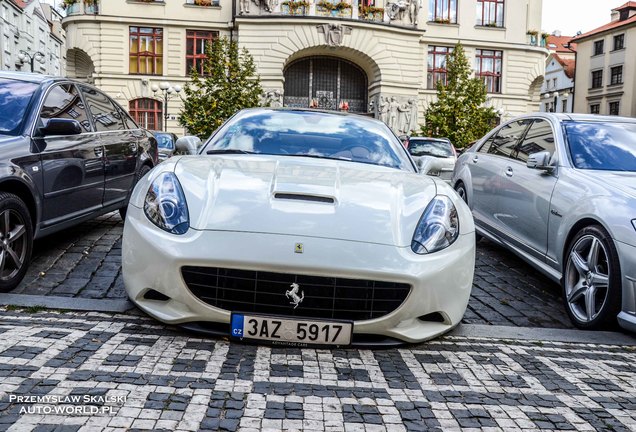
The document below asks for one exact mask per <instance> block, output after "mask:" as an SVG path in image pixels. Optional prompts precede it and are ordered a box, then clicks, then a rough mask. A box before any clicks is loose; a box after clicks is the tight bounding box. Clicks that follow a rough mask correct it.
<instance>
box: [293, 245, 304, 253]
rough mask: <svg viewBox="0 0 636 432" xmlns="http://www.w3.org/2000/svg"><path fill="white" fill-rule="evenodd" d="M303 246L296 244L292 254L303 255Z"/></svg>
mask: <svg viewBox="0 0 636 432" xmlns="http://www.w3.org/2000/svg"><path fill="white" fill-rule="evenodd" d="M303 250H304V249H303V244H302V243H296V247H295V248H294V252H296V253H303Z"/></svg>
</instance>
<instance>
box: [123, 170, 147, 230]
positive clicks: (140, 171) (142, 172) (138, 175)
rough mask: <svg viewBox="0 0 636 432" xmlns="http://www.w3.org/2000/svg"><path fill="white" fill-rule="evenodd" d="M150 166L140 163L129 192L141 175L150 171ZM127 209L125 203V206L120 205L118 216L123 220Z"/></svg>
mask: <svg viewBox="0 0 636 432" xmlns="http://www.w3.org/2000/svg"><path fill="white" fill-rule="evenodd" d="M151 169H152V168H150V167H149V166H148V165H142V166H141V168H139V171H138V172H137V175H136V176H135V182H134V183H133V185H132V187H131V188H130V193H131V194H132V191H133V189H135V186H136V185H137V182H139V180H141V179H142V178H143V176H145V175H146V174H148V173H149V172H150V170H151ZM127 211H128V204H126V206H125V207H122V208H120V209H119V216H121V220H123V221H125V220H126V212H127Z"/></svg>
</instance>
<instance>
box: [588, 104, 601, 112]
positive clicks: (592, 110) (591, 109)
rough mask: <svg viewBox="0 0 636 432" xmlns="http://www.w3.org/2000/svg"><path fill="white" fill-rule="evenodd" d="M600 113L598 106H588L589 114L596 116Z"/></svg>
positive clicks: (599, 106)
mask: <svg viewBox="0 0 636 432" xmlns="http://www.w3.org/2000/svg"><path fill="white" fill-rule="evenodd" d="M600 112H601V105H600V104H592V105H590V114H598V113H600Z"/></svg>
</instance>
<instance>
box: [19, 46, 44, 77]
mask: <svg viewBox="0 0 636 432" xmlns="http://www.w3.org/2000/svg"><path fill="white" fill-rule="evenodd" d="M26 59H29V61H28V62H27V61H25V60H26ZM18 60H20V63H21V64H24V63H31V72H34V71H35V61H36V60H37V61H39V62H40V63H44V54H42V53H41V52H40V51H37V52H36V53H33V54H31V53H28V52H26V51H24V50H20V53H19V54H18Z"/></svg>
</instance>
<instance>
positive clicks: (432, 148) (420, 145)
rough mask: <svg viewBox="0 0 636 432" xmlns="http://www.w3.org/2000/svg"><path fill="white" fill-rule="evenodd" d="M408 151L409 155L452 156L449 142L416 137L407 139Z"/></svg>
mask: <svg viewBox="0 0 636 432" xmlns="http://www.w3.org/2000/svg"><path fill="white" fill-rule="evenodd" d="M409 153H411V156H434V157H440V158H446V157H452V156H453V150H452V148H451V143H450V142H448V141H438V140H427V139H418V138H411V139H410V140H409Z"/></svg>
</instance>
